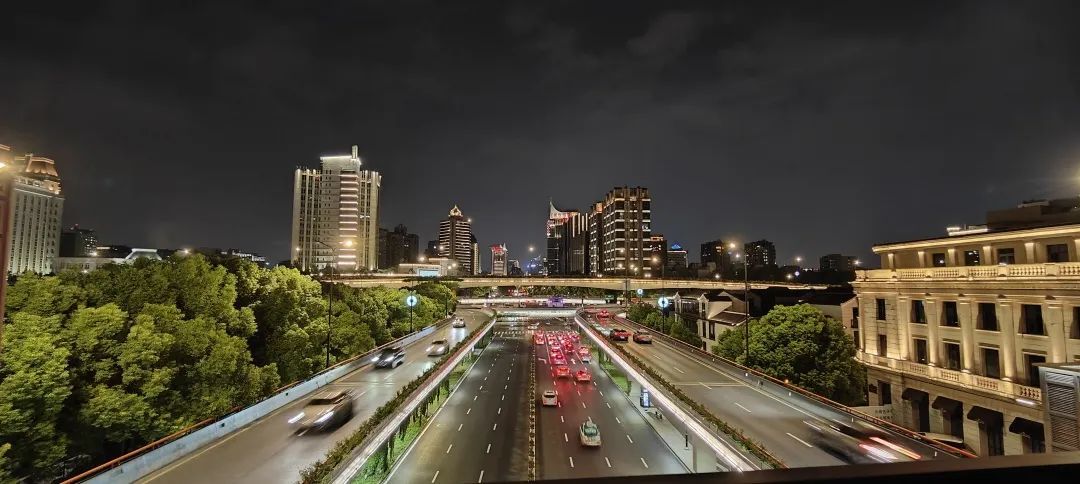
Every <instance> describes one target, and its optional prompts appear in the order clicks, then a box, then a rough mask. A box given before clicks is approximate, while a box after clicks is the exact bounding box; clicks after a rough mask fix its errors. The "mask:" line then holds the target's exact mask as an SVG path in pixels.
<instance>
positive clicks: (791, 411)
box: [616, 323, 935, 467]
mask: <svg viewBox="0 0 1080 484" xmlns="http://www.w3.org/2000/svg"><path fill="white" fill-rule="evenodd" d="M616 325H617V326H626V324H625V323H621V324H620V323H616ZM618 344H620V345H622V347H623V348H624V349H626V350H627V351H628V352H630V354H633V355H634V356H637V357H638V358H639V359H641V360H642V361H643V362H645V363H646V364H648V365H649V366H651V367H652V368H653V369H655V370H656V371H657V372H659V373H660V375H661V376H663V377H664V378H665V379H666V380H668V381H670V382H672V383H673V384H675V385H677V386H679V387H680V388H681V389H682V390H683V392H685V393H686V395H687V396H689V397H690V398H691V399H693V400H695V401H697V402H699V403H701V404H702V405H704V406H705V407H706V408H708V409H709V411H711V412H712V413H713V414H715V415H716V416H717V417H719V418H720V419H722V420H724V421H726V422H728V423H730V424H731V425H732V426H734V427H736V428H741V429H742V430H743V431H744V432H745V433H746V435H748V436H750V437H752V438H753V439H754V440H757V441H759V442H761V443H762V445H763V446H764V447H765V448H766V449H767V450H768V451H769V452H770V453H772V454H773V455H775V456H776V457H777V458H779V459H780V460H781V461H783V462H784V464H785V465H787V466H788V467H815V466H831V465H844V464H847V463H848V462H847V461H845V460H842V459H841V458H839V457H837V456H836V455H834V454H833V453H830V452H829V451H827V450H826V449H824V448H821V447H819V446H818V445H816V443H815V442H814V432H813V430H812V429H811V427H810V426H809V425H807V423H806V422H815V421H822V420H838V421H846V420H849V419H850V417H848V416H846V415H844V414H842V413H840V412H838V411H835V410H832V409H828V408H824V407H823V406H821V405H808V404H806V402H805V401H804V400H803V399H802V398H801V397H793V398H782V397H781V396H777V395H774V394H773V393H770V392H769V391H767V390H766V389H762V388H758V387H756V386H755V385H753V384H747V383H746V381H745V380H744V379H743V378H741V377H742V376H743V375H742V374H733V373H731V371H730V370H728V369H726V368H724V367H722V366H721V365H717V364H715V363H712V362H709V361H708V360H706V359H704V358H701V357H699V356H696V355H693V354H692V353H691V352H689V351H687V350H685V349H682V348H676V347H675V346H673V345H672V344H669V343H667V342H665V341H663V340H662V339H660V338H654V339H653V343H652V344H638V343H634V342H632V341H631V342H627V343H618ZM882 433H886V432H885V431H883V430H882ZM895 440H897V441H900V442H901V443H902V445H904V446H905V447H906V448H907V449H909V450H911V451H913V452H915V453H918V454H920V455H921V456H922V458H931V457H933V456H934V455H935V452H934V450H933V449H931V448H929V447H927V446H925V445H922V444H920V443H918V442H915V441H911V440H908V439H906V438H901V437H899V436H898V437H896V438H895Z"/></svg>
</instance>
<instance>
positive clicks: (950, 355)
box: [945, 343, 960, 370]
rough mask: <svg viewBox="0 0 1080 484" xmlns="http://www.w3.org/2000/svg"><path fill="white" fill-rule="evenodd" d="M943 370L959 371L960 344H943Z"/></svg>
mask: <svg viewBox="0 0 1080 484" xmlns="http://www.w3.org/2000/svg"><path fill="white" fill-rule="evenodd" d="M945 368H948V369H950V370H959V369H960V344H958V343H945Z"/></svg>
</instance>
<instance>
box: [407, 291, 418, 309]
mask: <svg viewBox="0 0 1080 484" xmlns="http://www.w3.org/2000/svg"><path fill="white" fill-rule="evenodd" d="M418 302H420V300H419V299H417V298H416V295H414V294H409V295H408V296H405V305H406V306H408V307H410V308H411V307H413V306H416V303H418Z"/></svg>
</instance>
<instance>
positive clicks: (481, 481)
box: [476, 469, 484, 484]
mask: <svg viewBox="0 0 1080 484" xmlns="http://www.w3.org/2000/svg"><path fill="white" fill-rule="evenodd" d="M476 482H477V484H480V483H483V482H484V470H483V469H480V478H479V479H477V480H476Z"/></svg>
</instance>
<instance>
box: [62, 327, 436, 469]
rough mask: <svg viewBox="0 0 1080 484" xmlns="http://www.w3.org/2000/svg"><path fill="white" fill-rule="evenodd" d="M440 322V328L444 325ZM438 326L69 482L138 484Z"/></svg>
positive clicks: (399, 340)
mask: <svg viewBox="0 0 1080 484" xmlns="http://www.w3.org/2000/svg"><path fill="white" fill-rule="evenodd" d="M444 322H445V321H442V322H440V323H439V324H442V323H444ZM439 324H436V325H434V326H428V327H426V328H424V329H422V330H420V331H418V332H416V333H413V334H411V335H409V336H405V337H403V338H400V339H397V340H394V341H391V342H390V343H387V344H385V345H382V346H380V347H378V348H375V349H373V350H371V351H369V352H367V353H365V354H363V355H359V356H356V357H354V358H352V359H350V360H348V361H345V362H342V363H340V364H338V365H336V366H334V367H332V368H330V369H327V370H325V371H323V372H321V373H318V374H316V375H315V376H313V377H312V378H310V379H308V380H305V381H302V382H299V383H297V384H295V385H291V386H289V387H287V388H285V389H283V390H280V391H278V392H277V393H275V394H273V395H271V396H269V397H267V398H265V399H263V400H261V401H259V402H257V403H255V404H253V405H251V406H248V407H245V408H243V409H241V410H238V411H236V412H233V413H231V414H229V415H226V416H224V417H222V418H219V419H217V420H214V421H210V422H207V423H205V424H204V425H203V426H202V427H201V428H197V429H189V430H185V431H182V432H187V433H186V434H183V435H177V434H173V435H172V436H169V437H166V438H164V439H162V440H159V441H157V442H154V443H151V444H149V445H147V446H145V447H143V449H140V450H136V451H135V452H132V453H129V454H127V455H126V456H122V457H120V458H118V459H115V460H113V461H112V462H109V463H106V464H103V465H101V466H98V467H96V468H94V469H91V470H89V471H87V472H84V473H82V474H80V475H78V476H75V477H73V478H71V479H68V480H67V481H64V482H65V483H68V482H80V481H82V482H90V483H110V484H112V483H120V484H127V483H131V482H135V481H137V480H139V479H142V478H143V477H146V476H147V475H149V474H150V473H152V472H154V471H156V470H158V469H161V468H162V467H165V466H166V465H168V464H170V463H172V462H174V461H176V460H177V459H181V458H183V457H185V456H187V455H188V454H191V453H192V452H195V451H197V450H199V449H200V448H202V447H203V446H205V445H207V444H210V443H213V442H214V441H216V440H218V439H220V438H222V437H224V436H226V435H228V434H230V433H232V432H234V431H236V430H239V429H241V428H243V427H244V426H246V425H248V424H250V423H252V422H254V421H256V420H259V419H260V418H262V417H264V416H266V415H268V414H270V413H271V412H273V411H275V410H277V409H279V408H281V407H283V406H285V405H288V404H290V403H292V402H294V401H296V400H297V399H299V398H301V397H303V396H304V395H307V394H309V393H311V392H313V391H315V390H318V389H319V388H322V387H323V386H325V385H327V384H329V383H331V382H333V381H334V380H337V379H338V378H341V377H342V376H345V375H346V374H348V373H350V372H352V371H355V370H357V369H359V368H362V367H364V366H366V365H368V364H370V363H371V355H373V354H375V353H376V352H378V351H380V350H382V349H383V348H385V347H387V346H392V345H408V344H411V343H414V342H416V341H417V340H419V339H421V338H423V337H425V336H427V335H429V334H431V333H433V332H435V329H436V328H437V327H438V325H439Z"/></svg>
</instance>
